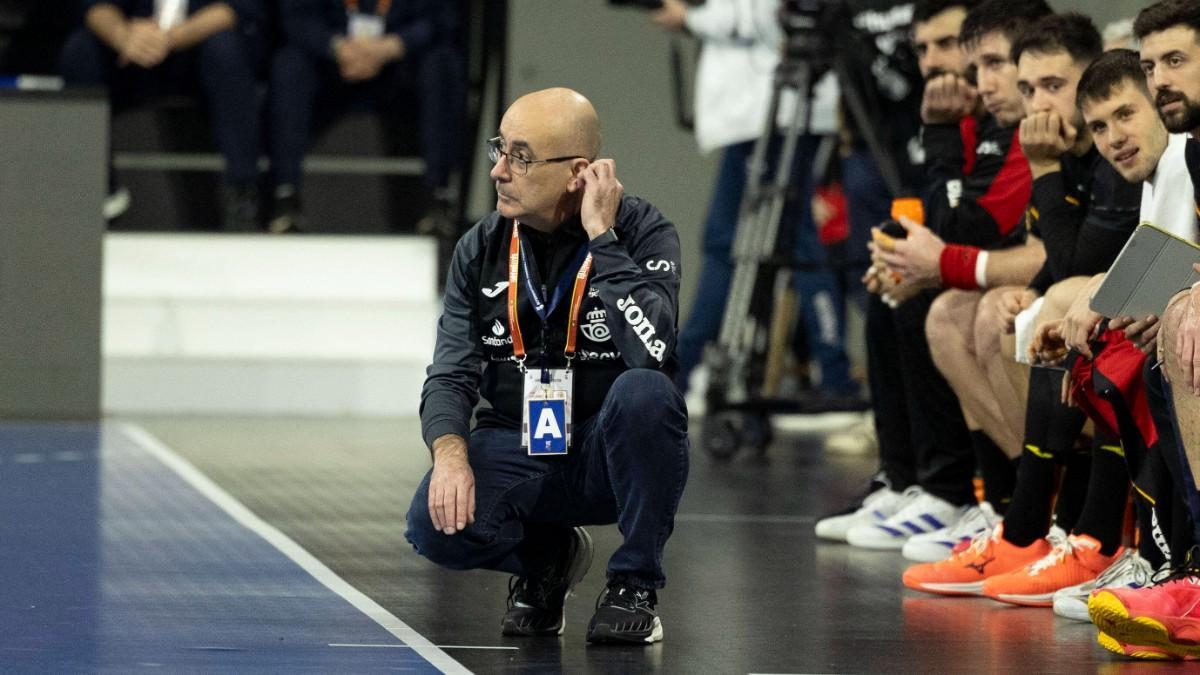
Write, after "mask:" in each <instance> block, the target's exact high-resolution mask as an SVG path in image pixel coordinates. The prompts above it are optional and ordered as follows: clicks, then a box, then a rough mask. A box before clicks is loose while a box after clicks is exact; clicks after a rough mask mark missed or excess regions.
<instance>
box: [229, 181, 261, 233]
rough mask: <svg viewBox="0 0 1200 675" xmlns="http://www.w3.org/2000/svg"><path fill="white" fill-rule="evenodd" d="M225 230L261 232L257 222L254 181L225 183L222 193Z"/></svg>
mask: <svg viewBox="0 0 1200 675" xmlns="http://www.w3.org/2000/svg"><path fill="white" fill-rule="evenodd" d="M222 198H223V200H224V204H223V206H224V214H223V215H224V218H223V220H222V225H223V226H224V228H225V231H226V232H261V231H262V228H261V227H260V226H259V224H258V186H257V185H255V184H254V183H246V184H237V185H226V186H225V190H224V194H223V195H222Z"/></svg>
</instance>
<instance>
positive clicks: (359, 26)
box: [346, 12, 384, 38]
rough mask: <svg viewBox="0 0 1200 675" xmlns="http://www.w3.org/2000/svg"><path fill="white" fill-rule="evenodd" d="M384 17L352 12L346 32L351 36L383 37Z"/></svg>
mask: <svg viewBox="0 0 1200 675" xmlns="http://www.w3.org/2000/svg"><path fill="white" fill-rule="evenodd" d="M383 27H384V26H383V17H382V16H376V15H374V14H364V13H362V12H350V23H349V25H348V26H347V27H346V33H347V34H348V35H349V36H350V37H351V38H379V37H383Z"/></svg>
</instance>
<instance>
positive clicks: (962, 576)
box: [904, 523, 1065, 595]
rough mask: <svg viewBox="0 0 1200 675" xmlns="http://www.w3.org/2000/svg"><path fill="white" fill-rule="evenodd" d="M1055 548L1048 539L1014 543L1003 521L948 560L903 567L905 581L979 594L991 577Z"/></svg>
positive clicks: (950, 591)
mask: <svg viewBox="0 0 1200 675" xmlns="http://www.w3.org/2000/svg"><path fill="white" fill-rule="evenodd" d="M1057 532H1058V533H1061V532H1062V530H1057ZM1055 536H1065V535H1062V534H1057V535H1055ZM1052 548H1053V546H1052V545H1051V544H1050V542H1049V541H1047V540H1046V539H1039V540H1037V541H1035V542H1033V543H1032V544H1030V545H1028V546H1016V545H1014V544H1011V543H1009V542H1008V541H1005V539H1004V524H1003V523H1001V524H999V525H997V526H996V528H995V529H994V530H992V532H990V533H984V534H981V535H979V536H978V537H975V539H974V541H972V542H971V545H970V546H968V547H966V548H965V549H963V550H961V551H958V552H956V553H954V554H953V555H951V556H950V557H949V558H946V559H945V560H939V561H938V562H933V563H921V564H919V565H913V566H912V567H909V568H908V569H907V570H905V571H904V585H905V586H907V587H909V588H911V589H913V590H914V591H924V592H926V593H937V594H938V595H979V594H981V593H982V592H983V582H984V581H985V580H986V579H988V578H989V577H993V576H996V575H998V574H1004V573H1006V572H1011V571H1013V570H1015V569H1020V568H1022V567H1024V566H1025V565H1028V564H1029V563H1031V562H1033V561H1035V560H1039V559H1041V558H1043V557H1044V556H1045V555H1046V554H1047V553H1049V552H1050V550H1051V549H1052Z"/></svg>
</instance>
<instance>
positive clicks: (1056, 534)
mask: <svg viewBox="0 0 1200 675" xmlns="http://www.w3.org/2000/svg"><path fill="white" fill-rule="evenodd" d="M1046 540H1047V541H1049V542H1050V545H1051V546H1052V548H1051V549H1050V552H1049V553H1047V554H1046V555H1045V556H1043V557H1042V558H1041V559H1040V560H1036V561H1034V562H1033V563H1030V565H1029V574H1030V576H1036V575H1038V574H1039V573H1041V572H1042V571H1044V570H1047V569H1050V568H1051V567H1054V566H1056V565H1060V564H1062V561H1063V560H1066V558H1067V556H1068V555H1074V553H1075V547H1074V546H1072V545H1071V540H1070V538H1069V537H1067V536H1065V533H1064V532H1063V531H1062V530H1060V529H1058V528H1057V527H1054V528H1050V533H1049V534H1047V535H1046Z"/></svg>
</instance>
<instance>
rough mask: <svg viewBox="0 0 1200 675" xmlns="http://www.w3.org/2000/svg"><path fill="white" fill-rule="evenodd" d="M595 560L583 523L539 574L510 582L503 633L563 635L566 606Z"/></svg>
mask: <svg viewBox="0 0 1200 675" xmlns="http://www.w3.org/2000/svg"><path fill="white" fill-rule="evenodd" d="M591 564H592V538H591V536H590V535H588V533H587V530H585V529H583V528H582V527H575V528H572V529H571V536H570V537H569V539H568V541H567V545H566V546H565V547H564V549H563V551H562V553H561V554H560V555H559V557H558V559H557V560H555V561H554V563H553V564H552V565H551V566H550V568H549V569H547V570H546V572H545V573H544V574H543V575H542V576H540V577H538V578H536V579H535V578H531V577H513V578H512V579H511V580H509V582H508V611H507V612H505V613H504V619H503V620H501V622H500V632H501V633H503V634H504V635H520V636H540V635H562V632H563V626H564V624H565V620H564V612H563V606H564V605H565V604H566V601H567V596H569V595H571V591H572V589H574V588H575V584H578V583H579V581H580V580H581V579H583V577H584V575H585V574H587V571H588V568H589V567H591Z"/></svg>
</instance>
